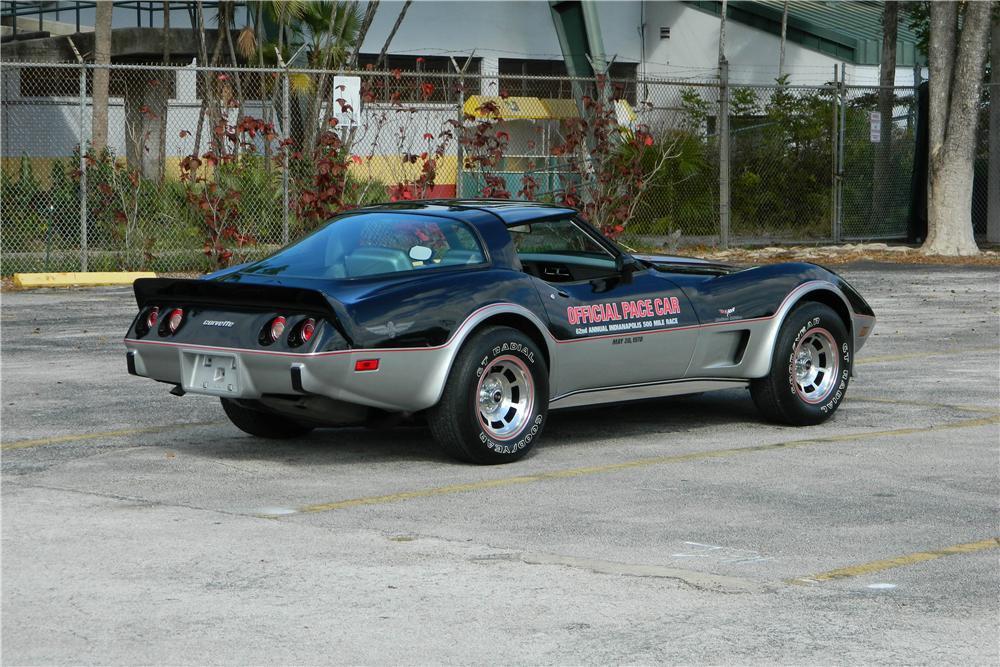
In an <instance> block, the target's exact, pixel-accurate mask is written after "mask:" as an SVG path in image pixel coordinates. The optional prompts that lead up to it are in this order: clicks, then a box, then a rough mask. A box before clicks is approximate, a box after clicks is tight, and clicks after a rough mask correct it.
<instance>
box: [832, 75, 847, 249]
mask: <svg viewBox="0 0 1000 667" xmlns="http://www.w3.org/2000/svg"><path fill="white" fill-rule="evenodd" d="M840 90H841V95H840V128H839V129H840V136H839V139H838V141H837V190H838V191H839V192H838V194H837V202H838V204H837V217H836V219H834V223H833V242H834V243H841V242H842V241H843V236H844V172H845V166H844V143H845V141H846V136H847V132H846V131H845V130H846V128H847V65H846V64H844V63H840Z"/></svg>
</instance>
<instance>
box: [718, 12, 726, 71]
mask: <svg viewBox="0 0 1000 667" xmlns="http://www.w3.org/2000/svg"><path fill="white" fill-rule="evenodd" d="M725 59H726V0H722V13H721V15H720V16H719V62H720V63H721V62H722V61H723V60H725Z"/></svg>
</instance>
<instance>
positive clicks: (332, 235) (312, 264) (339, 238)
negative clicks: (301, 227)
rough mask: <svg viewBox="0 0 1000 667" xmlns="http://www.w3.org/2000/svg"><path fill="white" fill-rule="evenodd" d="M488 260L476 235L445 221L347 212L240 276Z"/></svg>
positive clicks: (329, 273)
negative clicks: (246, 274) (245, 274)
mask: <svg viewBox="0 0 1000 667" xmlns="http://www.w3.org/2000/svg"><path fill="white" fill-rule="evenodd" d="M485 261H486V257H485V253H484V252H483V249H482V246H480V244H479V241H478V240H477V239H476V235H475V233H473V231H472V229H471V228H469V226H468V225H466V224H465V223H463V222H459V221H457V220H451V219H449V218H438V217H433V216H427V215H407V214H405V213H387V212H383V211H379V212H373V213H349V214H347V215H342V216H339V217H336V218H334V219H333V220H331V221H330V222H328V223H327V224H326V226H324V227H322V228H321V229H319V230H318V231H316V232H314V233H313V234H311V235H309V236H307V237H306V238H304V239H302V240H301V241H299V242H298V243H296V244H294V245H291V246H289V247H287V248H285V249H284V250H281V251H280V252H278V253H277V254H275V255H272V256H271V257H268V258H267V259H264V260H261V261H259V262H257V263H255V264H251V265H250V266H248V267H246V268H245V269H243V273H254V274H261V275H269V276H287V277H300V278H360V277H363V276H373V275H381V274H388V273H403V272H408V271H421V270H428V269H434V268H439V267H447V266H459V265H473V264H482V263H483V262H485Z"/></svg>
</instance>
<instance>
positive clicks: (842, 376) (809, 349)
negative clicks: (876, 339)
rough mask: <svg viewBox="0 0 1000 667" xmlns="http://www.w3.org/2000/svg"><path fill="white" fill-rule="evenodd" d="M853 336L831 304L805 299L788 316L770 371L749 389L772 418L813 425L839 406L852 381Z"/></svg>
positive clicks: (775, 349) (754, 399) (775, 347)
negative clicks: (806, 300) (805, 300)
mask: <svg viewBox="0 0 1000 667" xmlns="http://www.w3.org/2000/svg"><path fill="white" fill-rule="evenodd" d="M851 353H852V350H851V337H850V333H849V332H848V330H847V325H846V324H845V323H844V321H843V320H842V319H841V317H840V315H838V314H837V313H836V312H835V311H834V310H833V309H832V308H830V307H829V306H826V305H823V304H821V303H814V302H806V303H803V304H801V305H799V306H796V307H795V309H794V310H792V312H790V313H789V314H788V316H787V317H786V318H785V322H784V323H783V324H782V326H781V331H779V332H778V340H777V342H776V343H775V345H774V353H773V355H772V360H771V369H770V372H769V373H768V374H767V375H766V376H764V377H763V378H760V379H757V380H753V381H752V382H751V383H750V395H751V396H752V397H753V401H754V403H755V404H756V405H757V408H758V409H759V410H760V411H761V413H762V414H763V415H764V416H765V417H766V418H767V419H768V420H770V421H774V422H779V423H784V424H791V425H794V426H810V425H813V424H820V423H822V422H824V421H826V420H827V419H829V418H830V417H831V416H832V415H833V413H834V412H836V411H837V408H838V407H840V404H841V402H842V401H843V400H844V396H845V395H846V394H847V386H848V384H850V381H851Z"/></svg>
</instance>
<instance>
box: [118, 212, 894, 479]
mask: <svg viewBox="0 0 1000 667" xmlns="http://www.w3.org/2000/svg"><path fill="white" fill-rule="evenodd" d="M135 296H136V301H137V303H138V306H139V313H138V315H137V316H136V318H135V320H134V321H133V322H132V325H131V327H130V328H129V330H128V334H127V335H126V338H125V346H126V347H127V348H128V351H127V361H128V370H129V372H130V373H132V374H133V375H139V376H144V377H148V378H152V379H154V380H158V381H160V382H166V383H169V384H172V385H174V388H173V390H172V393H174V394H176V395H183V394H186V393H190V394H207V395H210V396H218V397H221V399H222V406H223V408H224V410H225V412H226V414H227V415H228V416H229V418H230V419H231V420H232V421H233V423H234V424H235V425H236V426H238V427H239V428H240V429H242V430H244V431H246V432H247V433H250V434H253V435H257V436H262V437H273V438H281V437H292V436H298V435H301V434H304V433H306V432H308V431H309V430H311V429H313V428H315V427H319V426H338V425H351V424H359V423H365V422H366V421H369V420H373V419H379V418H381V417H384V416H385V415H386V414H387V413H388V414H415V413H420V414H421V415H424V416H426V420H427V422H428V424H429V425H430V429H431V431H432V433H433V435H434V437H435V438H436V440H437V441H438V442H439V443H440V444H441V446H442V447H443V448H444V449H445V450H447V451H448V452H449V453H450V454H452V455H454V456H456V457H458V458H461V459H464V460H468V461H474V462H477V463H503V462H508V461H513V460H515V459H518V458H520V457H521V456H524V454H525V453H527V452H528V451H529V450H530V449H531V447H532V446H533V445H534V444H535V443H536V442H537V441H538V439H539V437H540V436H541V434H542V430H543V428H544V427H545V420H546V416H547V414H548V411H549V410H550V409H558V408H563V407H570V406H580V405H593V404H599V403H607V402H617V401H624V400H631V399H637V398H650V397H656V396H667V395H677V394H687V393H697V392H704V391H710V390H715V389H726V388H731V387H748V388H749V390H750V394H751V396H752V397H753V400H754V402H755V403H756V404H757V406H758V408H759V409H760V411H761V412H762V413H763V415H764V416H765V417H766V418H768V419H770V420H773V421H777V422H783V423H788V424H802V425H806V424H818V423H820V422H822V421H824V420H825V419H827V418H829V417H830V415H832V414H833V413H834V412H835V411H836V409H837V407H838V406H839V405H840V403H841V402H842V401H843V400H844V395H845V393H846V391H847V386H848V383H849V382H850V378H851V366H852V362H853V359H854V355H855V354H857V352H858V350H860V349H861V347H862V345H864V343H865V340H866V339H867V337H868V336H869V335H870V334H871V331H872V327H873V326H874V324H875V317H874V313H873V312H872V309H871V308H870V307H869V306H868V304H867V303H866V302H865V300H864V299H863V298H862V297H861V296H860V295H859V294H858V293H857V291H855V290H854V288H852V287H851V286H850V285H849V284H848V283H847V282H846V281H845V280H843V279H842V278H840V277H839V276H838V275H836V274H835V273H833V272H832V271H829V270H827V269H824V268H822V267H819V266H816V265H813V264H801V263H789V264H776V265H771V266H758V267H754V268H749V269H741V268H736V267H732V266H724V265H719V264H713V263H709V262H706V261H703V260H697V259H689V258H681V257H654V256H645V255H634V254H630V253H628V252H626V251H625V250H623V249H622V248H621V247H619V246H618V245H617V244H615V243H614V242H613V241H611V240H609V239H607V238H605V237H604V236H602V235H601V234H600V233H599V232H597V231H596V230H594V229H593V228H592V227H591V226H589V225H588V224H586V223H585V222H583V221H582V220H581V219H580V218H579V216H578V214H577V212H576V211H574V210H572V209H568V208H563V207H558V206H549V205H542V204H537V203H529V202H511V201H471V200H470V201H451V200H448V201H423V202H406V203H401V204H386V205H381V206H373V207H369V208H363V209H358V210H354V211H350V212H347V213H344V214H343V215H339V216H337V217H336V218H334V219H332V220H331V221H330V222H329V223H327V224H326V225H325V226H323V227H322V228H320V229H319V230H317V231H316V232H314V233H313V234H311V235H310V236H307V237H305V238H303V239H302V240H301V241H298V242H297V243H294V244H292V245H290V246H288V247H286V248H284V249H282V250H280V251H278V252H277V253H275V254H274V255H272V256H270V257H268V258H267V259H263V260H261V261H258V262H254V263H250V264H244V265H241V266H236V267H233V268H230V269H227V270H224V271H220V272H218V273H215V274H212V275H209V276H206V278H204V279H201V280H181V279H162V278H156V279H141V280H137V281H136V283H135Z"/></svg>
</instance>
